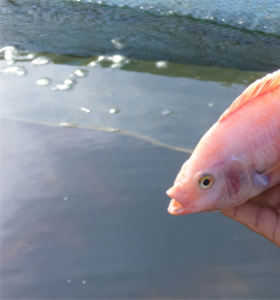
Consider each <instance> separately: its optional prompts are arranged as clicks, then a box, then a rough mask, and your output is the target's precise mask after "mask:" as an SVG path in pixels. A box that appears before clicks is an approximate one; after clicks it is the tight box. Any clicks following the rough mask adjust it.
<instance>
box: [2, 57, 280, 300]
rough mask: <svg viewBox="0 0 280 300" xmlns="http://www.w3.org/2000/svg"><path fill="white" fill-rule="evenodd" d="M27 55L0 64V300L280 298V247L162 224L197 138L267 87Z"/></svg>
mask: <svg viewBox="0 0 280 300" xmlns="http://www.w3.org/2000/svg"><path fill="white" fill-rule="evenodd" d="M31 54H32V53H27V54H25V56H24V55H23V54H22V53H21V56H19V57H17V58H15V57H14V58H15V62H14V61H13V60H12V59H10V60H9V59H7V57H8V55H7V56H6V60H2V61H1V69H2V72H1V85H2V87H1V89H2V96H1V114H2V120H1V132H2V134H1V148H2V172H1V174H2V175H1V193H2V194H1V299H159V298H162V299H276V298H279V294H280V287H279V280H280V271H279V270H280V263H279V261H280V253H279V249H278V248H277V247H276V246H274V245H273V244H271V243H270V242H268V241H267V240H265V239H264V238H262V237H261V236H258V235H257V234H255V233H253V232H251V231H250V230H249V229H247V228H246V227H244V226H242V225H240V224H238V223H236V222H234V221H232V220H230V219H228V218H226V217H225V216H223V215H221V214H220V213H204V214H194V215H188V216H180V217H178V216H171V215H169V214H168V213H167V211H166V208H167V206H168V203H169V198H168V197H167V196H166V194H165V191H166V190H167V189H168V188H169V187H170V186H171V185H172V183H173V181H174V179H175V176H176V174H177V173H178V170H179V168H180V167H181V165H182V164H183V162H184V161H185V160H187V159H188V157H189V156H190V153H191V151H192V149H193V148H194V147H195V146H196V144H197V142H198V141H199V139H200V137H201V136H202V135H203V134H204V133H205V132H206V130H207V129H208V128H209V127H210V126H211V125H212V124H213V123H214V122H215V121H216V120H217V118H218V117H219V116H220V115H221V113H222V112H223V111H224V110H225V109H226V108H227V107H228V106H229V105H230V103H231V102H232V101H233V100H234V99H235V97H237V96H238V95H239V94H240V93H241V92H242V91H243V90H244V89H245V87H246V86H247V85H248V84H250V83H251V82H253V81H254V80H256V79H257V78H260V77H262V76H263V75H264V73H260V72H259V73H257V72H244V71H237V70H230V69H222V68H210V67H199V66H182V65H176V64H170V63H166V62H143V61H135V60H127V59H126V58H125V57H122V56H118V55H116V56H109V57H108V56H105V57H101V56H99V57H94V58H93V57H92V58H87V59H80V58H75V57H69V56H57V55H53V54H43V53H33V54H32V55H33V56H32V55H31ZM28 55H29V57H28ZM8 58H9V57H8Z"/></svg>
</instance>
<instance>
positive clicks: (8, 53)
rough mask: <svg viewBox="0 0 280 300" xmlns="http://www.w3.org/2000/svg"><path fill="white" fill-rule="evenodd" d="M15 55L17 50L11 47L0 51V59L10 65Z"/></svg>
mask: <svg viewBox="0 0 280 300" xmlns="http://www.w3.org/2000/svg"><path fill="white" fill-rule="evenodd" d="M16 54H17V49H16V48H15V47H13V46H6V47H3V48H1V49H0V55H1V57H2V58H4V59H5V60H7V61H8V64H9V65H11V64H12V63H11V61H14V56H15V55H16Z"/></svg>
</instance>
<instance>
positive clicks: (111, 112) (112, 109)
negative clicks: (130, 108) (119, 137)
mask: <svg viewBox="0 0 280 300" xmlns="http://www.w3.org/2000/svg"><path fill="white" fill-rule="evenodd" d="M118 112H119V110H118V109H116V108H111V109H110V110H109V113H110V114H116V113H118Z"/></svg>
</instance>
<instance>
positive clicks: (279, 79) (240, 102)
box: [219, 70, 280, 121]
mask: <svg viewBox="0 0 280 300" xmlns="http://www.w3.org/2000/svg"><path fill="white" fill-rule="evenodd" d="M277 88H280V70H278V71H276V72H274V73H271V74H267V75H266V76H265V77H263V78H261V79H258V80H257V81H255V82H254V83H252V84H251V85H249V86H248V88H247V89H246V90H245V91H244V92H243V93H242V94H241V95H240V96H239V97H237V98H236V99H235V101H234V102H233V103H232V104H231V106H230V107H229V108H228V109H227V110H226V111H225V112H224V113H223V114H222V115H221V117H220V119H219V121H223V120H224V119H225V118H226V117H228V116H229V115H231V114H233V113H234V112H235V111H237V110H238V109H240V108H241V107H242V106H244V105H246V104H247V103H248V102H249V101H252V100H254V99H256V98H259V97H260V96H263V95H265V94H267V93H270V92H272V91H273V90H275V89H277Z"/></svg>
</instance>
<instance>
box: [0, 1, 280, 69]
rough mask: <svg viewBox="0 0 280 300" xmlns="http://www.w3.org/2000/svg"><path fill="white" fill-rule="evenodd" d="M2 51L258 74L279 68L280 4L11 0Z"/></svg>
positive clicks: (5, 9)
mask: <svg viewBox="0 0 280 300" xmlns="http://www.w3.org/2000/svg"><path fill="white" fill-rule="evenodd" d="M0 16H1V18H0V26H1V38H0V46H1V47H3V46H7V45H11V46H15V47H17V48H18V49H28V50H31V51H37V52H49V53H56V54H66V55H75V56H80V57H89V56H97V55H104V54H107V55H112V54H116V53H117V54H121V55H124V56H126V57H128V58H133V59H139V60H146V61H158V60H165V61H169V62H175V63H181V64H193V65H205V66H219V67H226V68H235V69H240V70H251V71H273V70H276V69H278V68H279V67H280V56H279V55H278V54H279V47H280V35H279V25H280V1H274V0H267V1H255V0H251V1H247V0H240V1H230V0H219V1H210V0H185V1H178V0H174V1H167V0H165V1H142V0H141V1H135V0H123V1H118V0H112V1H94V0H75V1H72V0H70V1H67V0H21V1H19V0H4V1H2V2H1V10H0Z"/></svg>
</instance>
